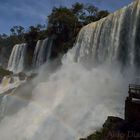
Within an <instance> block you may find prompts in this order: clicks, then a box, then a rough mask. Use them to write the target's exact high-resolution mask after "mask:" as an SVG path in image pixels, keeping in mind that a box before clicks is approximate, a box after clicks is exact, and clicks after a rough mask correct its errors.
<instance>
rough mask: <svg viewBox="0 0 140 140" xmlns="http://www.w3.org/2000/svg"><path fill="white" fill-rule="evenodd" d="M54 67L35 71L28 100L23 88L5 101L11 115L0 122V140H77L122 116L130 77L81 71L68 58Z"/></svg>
mask: <svg viewBox="0 0 140 140" xmlns="http://www.w3.org/2000/svg"><path fill="white" fill-rule="evenodd" d="M56 65H57V63H56V62H55V63H53V66H52V65H49V64H46V65H45V66H43V67H42V68H41V70H39V71H40V73H39V75H38V77H37V78H35V79H34V81H33V82H32V83H30V85H28V87H29V86H31V85H33V84H34V85H35V86H32V88H33V90H32V92H31V93H30V95H31V96H30V98H25V97H24V96H23V95H22V93H24V91H25V87H26V86H25V87H24V90H23V91H20V92H19V95H18V94H14V95H12V96H9V97H7V100H8V101H7V104H6V106H7V107H6V108H7V111H8V110H10V112H11V114H7V115H5V117H4V118H3V119H2V120H1V122H0V138H1V139H2V140H19V139H20V140H38V139H40V140H46V139H47V140H56V139H58V140H62V139H64V140H77V139H78V138H80V137H84V136H86V135H88V134H90V133H92V132H94V131H96V130H98V129H100V128H101V126H102V124H103V123H104V121H105V120H106V118H107V116H109V115H115V116H118V117H123V108H124V99H125V97H126V96H127V85H128V82H129V80H130V79H131V78H130V77H131V76H129V79H128V78H127V77H128V76H124V75H122V73H121V72H120V70H119V68H118V69H115V68H114V69H113V68H112V67H110V66H107V65H100V66H97V67H92V68H91V67H90V68H88V66H87V65H86V67H85V66H84V65H83V64H81V63H75V62H72V61H71V55H70V53H68V54H67V56H65V57H63V59H62V65H61V67H59V68H58V69H57V70H55V71H53V72H52V69H55V67H56ZM57 67H58V66H57ZM42 77H44V78H42ZM11 102H12V103H11ZM8 112H9V111H8Z"/></svg>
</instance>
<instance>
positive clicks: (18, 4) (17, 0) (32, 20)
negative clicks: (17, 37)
mask: <svg viewBox="0 0 140 140" xmlns="http://www.w3.org/2000/svg"><path fill="white" fill-rule="evenodd" d="M77 1H78V2H83V3H92V4H94V5H96V6H97V7H99V8H100V9H107V10H109V11H111V12H112V11H115V10H117V9H119V8H121V7H123V6H124V5H127V4H129V3H130V2H132V0H0V13H1V16H0V33H9V30H10V28H11V27H12V26H14V25H22V26H23V27H26V28H27V27H28V26H30V25H35V24H38V23H41V24H44V23H45V21H46V17H47V15H48V14H49V13H50V12H51V10H52V7H54V6H60V5H63V6H70V5H71V4H73V3H75V2H77Z"/></svg>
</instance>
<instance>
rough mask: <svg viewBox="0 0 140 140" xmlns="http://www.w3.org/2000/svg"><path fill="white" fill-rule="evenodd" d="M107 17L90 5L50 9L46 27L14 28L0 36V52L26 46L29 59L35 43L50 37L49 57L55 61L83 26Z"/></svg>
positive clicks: (64, 51)
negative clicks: (7, 33) (50, 52)
mask: <svg viewBox="0 0 140 140" xmlns="http://www.w3.org/2000/svg"><path fill="white" fill-rule="evenodd" d="M108 14H109V12H108V11H106V10H99V9H98V8H97V7H96V6H94V5H92V4H82V3H78V2H77V3H75V4H74V5H72V7H70V8H68V7H59V8H56V7H54V8H53V10H52V12H51V14H50V15H49V16H48V18H47V26H46V25H40V24H38V25H36V26H30V27H29V28H28V29H27V30H25V29H24V27H22V26H14V27H12V28H11V29H10V32H11V34H10V35H6V34H3V35H0V51H1V50H2V49H3V48H8V51H9V53H10V52H11V49H12V47H13V45H15V44H17V43H22V42H26V43H27V44H28V46H29V51H28V52H29V53H30V54H31V55H30V56H32V53H33V51H34V48H35V45H36V42H37V40H39V39H44V38H46V37H51V38H53V39H54V47H53V51H52V55H51V57H52V58H54V57H57V56H58V55H59V54H60V53H61V54H63V53H66V52H67V50H68V49H69V48H71V47H72V46H73V43H74V42H75V40H76V36H77V34H78V32H79V30H80V29H81V28H82V27H83V26H84V25H86V24H88V23H91V22H94V21H97V20H99V19H101V18H103V17H105V16H107V15H108ZM6 50H7V49H6ZM8 56H9V54H8Z"/></svg>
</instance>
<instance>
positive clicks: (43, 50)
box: [33, 38, 53, 68]
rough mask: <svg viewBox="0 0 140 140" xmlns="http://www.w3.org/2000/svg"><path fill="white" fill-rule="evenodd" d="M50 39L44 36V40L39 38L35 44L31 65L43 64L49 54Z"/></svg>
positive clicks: (36, 66)
mask: <svg viewBox="0 0 140 140" xmlns="http://www.w3.org/2000/svg"><path fill="white" fill-rule="evenodd" d="M52 43H53V42H52V39H49V38H46V39H44V40H39V41H38V42H37V44H36V47H35V51H34V57H33V67H34V68H38V67H39V66H40V65H42V64H44V63H45V62H46V61H47V60H48V59H49V57H50V55H51V48H52Z"/></svg>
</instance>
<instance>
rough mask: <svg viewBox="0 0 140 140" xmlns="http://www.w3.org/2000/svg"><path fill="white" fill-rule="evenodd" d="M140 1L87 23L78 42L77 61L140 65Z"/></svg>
mask: <svg viewBox="0 0 140 140" xmlns="http://www.w3.org/2000/svg"><path fill="white" fill-rule="evenodd" d="M139 29H140V2H139V1H135V2H134V3H132V4H130V5H128V6H126V7H124V8H122V9H120V10H119V11H117V12H115V13H113V14H110V15H109V16H108V17H107V18H103V19H101V20H100V21H97V22H94V23H91V24H89V25H87V26H85V27H84V28H83V29H82V30H81V31H80V33H79V36H78V40H77V43H76V46H75V47H76V48H75V49H76V55H75V59H76V61H78V62H79V61H84V63H93V64H94V63H96V64H102V63H103V64H104V63H108V64H113V63H114V64H116V63H120V64H121V65H123V66H125V67H126V66H130V67H133V66H140V33H139Z"/></svg>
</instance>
